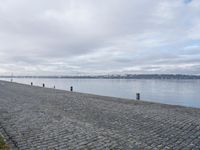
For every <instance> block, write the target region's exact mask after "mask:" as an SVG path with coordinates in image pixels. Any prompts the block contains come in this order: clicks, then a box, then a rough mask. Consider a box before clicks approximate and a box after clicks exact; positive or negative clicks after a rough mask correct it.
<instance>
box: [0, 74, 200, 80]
mask: <svg viewBox="0 0 200 150" xmlns="http://www.w3.org/2000/svg"><path fill="white" fill-rule="evenodd" d="M0 78H49V79H200V75H182V74H126V75H94V76H93V75H82V76H81V75H80V76H0Z"/></svg>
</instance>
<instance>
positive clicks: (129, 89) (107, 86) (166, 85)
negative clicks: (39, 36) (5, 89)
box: [1, 78, 200, 108]
mask: <svg viewBox="0 0 200 150" xmlns="http://www.w3.org/2000/svg"><path fill="white" fill-rule="evenodd" d="M1 80H10V79H1ZM14 82H18V83H25V84H30V83H31V82H33V84H34V85H38V86H41V85H42V83H45V85H46V87H50V88H53V86H54V85H55V86H56V88H57V89H63V90H69V89H70V86H73V87H74V91H78V92H83V93H92V94H98V95H105V96H114V97H121V98H130V99H135V97H136V96H135V95H136V93H137V92H139V93H141V99H142V100H145V101H152V102H160V103H166V104H176V105H183V106H192V107H198V108H200V80H154V79H152V80H135V79H27V78H26V79H14Z"/></svg>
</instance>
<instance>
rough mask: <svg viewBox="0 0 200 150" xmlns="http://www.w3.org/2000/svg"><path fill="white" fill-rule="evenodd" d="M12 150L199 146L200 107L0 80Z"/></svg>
mask: <svg viewBox="0 0 200 150" xmlns="http://www.w3.org/2000/svg"><path fill="white" fill-rule="evenodd" d="M0 133H1V134H2V135H4V136H5V138H6V139H8V141H10V142H9V143H13V145H14V146H13V149H14V148H16V149H20V150H27V149H44V150H45V149H52V150H53V149H71V150H74V149H77V150H80V149H86V150H87V149H99V150H101V149H103V150H104V149H108V150H110V149H126V150H128V149H154V150H159V149H166V150H167V149H182V150H187V149H195V150H200V109H196V108H188V107H181V106H172V105H164V104H157V103H150V102H143V101H135V100H128V99H120V98H112V97H104V96H97V95H90V94H81V93H76V92H68V91H62V90H55V89H48V88H41V87H34V86H28V85H23V84H17V83H10V82H5V81H0Z"/></svg>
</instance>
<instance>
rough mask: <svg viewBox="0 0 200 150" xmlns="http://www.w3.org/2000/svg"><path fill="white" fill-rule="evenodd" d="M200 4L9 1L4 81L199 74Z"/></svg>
mask: <svg viewBox="0 0 200 150" xmlns="http://www.w3.org/2000/svg"><path fill="white" fill-rule="evenodd" d="M199 14H200V1H199V0H164V1H163V0H142V1H141V0H101V1H99V0H76V1H74V0H57V1H54V0H42V1H41V0H34V1H31V0H18V1H15V0H2V1H0V75H11V74H12V73H13V74H14V75H28V76H31V75H32V76H35V75H38V76H40V75H88V74H89V75H104V74H193V75H200V32H199V31H200V15H199Z"/></svg>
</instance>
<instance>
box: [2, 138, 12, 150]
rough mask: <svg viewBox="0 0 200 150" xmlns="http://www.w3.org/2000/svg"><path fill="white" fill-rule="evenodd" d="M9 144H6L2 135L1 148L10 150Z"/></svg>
mask: <svg viewBox="0 0 200 150" xmlns="http://www.w3.org/2000/svg"><path fill="white" fill-rule="evenodd" d="M9 149H10V148H9V146H8V145H6V143H5V142H4V140H3V138H2V137H1V136H0V150H9Z"/></svg>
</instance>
